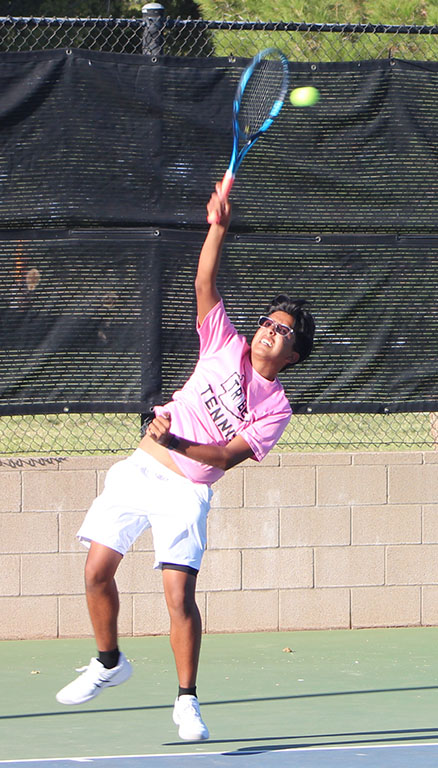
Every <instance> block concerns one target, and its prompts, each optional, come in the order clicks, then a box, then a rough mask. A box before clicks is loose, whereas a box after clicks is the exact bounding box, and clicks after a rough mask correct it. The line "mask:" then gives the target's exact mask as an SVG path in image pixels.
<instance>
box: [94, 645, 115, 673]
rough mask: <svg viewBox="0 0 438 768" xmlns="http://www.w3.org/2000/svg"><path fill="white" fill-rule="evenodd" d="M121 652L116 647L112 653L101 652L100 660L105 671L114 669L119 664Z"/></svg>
mask: <svg viewBox="0 0 438 768" xmlns="http://www.w3.org/2000/svg"><path fill="white" fill-rule="evenodd" d="M119 656H120V651H119V649H118V648H117V647H116V648H114V650H112V651H99V656H98V659H99V661H100V663H101V664H103V666H104V667H105V669H113V667H117V664H118V663H119Z"/></svg>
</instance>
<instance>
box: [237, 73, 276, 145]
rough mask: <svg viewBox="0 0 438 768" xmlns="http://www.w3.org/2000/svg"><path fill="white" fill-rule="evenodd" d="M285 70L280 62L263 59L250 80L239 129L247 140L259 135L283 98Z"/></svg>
mask: <svg viewBox="0 0 438 768" xmlns="http://www.w3.org/2000/svg"><path fill="white" fill-rule="evenodd" d="M283 89H284V68H283V65H282V62H281V61H280V60H273V59H262V60H261V61H260V63H259V65H258V67H257V68H256V69H255V70H254V72H253V74H252V75H251V77H250V78H249V80H248V82H247V84H246V87H245V90H244V92H243V95H242V101H241V104H240V110H239V128H240V131H241V133H242V134H243V135H244V137H245V138H249V137H250V136H251V135H252V134H254V133H257V131H259V130H260V128H261V126H262V125H263V123H264V122H265V120H267V119H268V118H269V117H270V115H271V112H272V109H273V107H274V104H275V103H276V102H277V100H278V99H280V98H282V94H283Z"/></svg>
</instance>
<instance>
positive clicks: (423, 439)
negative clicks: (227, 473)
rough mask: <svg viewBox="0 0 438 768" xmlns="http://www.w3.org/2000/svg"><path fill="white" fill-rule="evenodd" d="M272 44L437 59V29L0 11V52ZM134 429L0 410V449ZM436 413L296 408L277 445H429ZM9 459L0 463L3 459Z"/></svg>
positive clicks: (38, 448) (70, 442)
mask: <svg viewBox="0 0 438 768" xmlns="http://www.w3.org/2000/svg"><path fill="white" fill-rule="evenodd" d="M271 45H273V46H276V47H279V48H281V49H282V50H283V51H284V52H285V54H286V55H287V56H288V58H289V59H290V60H292V61H302V62H322V61H331V62H333V61H355V60H364V59H368V60H369V59H382V58H399V59H408V60H421V61H427V60H429V61H436V60H438V27H430V26H429V27H427V26H389V25H380V24H379V25H373V24H306V23H295V22H272V21H265V22H261V21H243V20H239V21H236V20H226V19H224V20H219V21H204V20H202V19H180V18H178V19H171V18H169V17H166V15H165V9H164V8H161V7H160V6H159V5H158V4H151V6H149V7H148V6H145V8H143V13H142V14H141V15H140V16H139V18H135V19H112V18H111V19H103V18H97V19H91V18H87V19H79V18H44V19H37V18H14V17H3V18H1V17H0V51H1V52H16V51H32V50H53V49H55V48H66V49H70V48H76V49H77V48H79V49H80V48H82V49H87V50H95V51H107V52H114V53H124V54H145V55H151V56H161V55H170V56H196V57H210V56H216V57H228V58H231V59H233V58H238V57H244V58H249V57H252V56H253V55H254V54H255V53H256V52H257V51H258V50H260V49H262V48H265V47H268V46H271ZM140 434H141V424H140V415H139V414H70V413H62V414H48V415H47V414H46V415H20V416H2V417H1V418H0V455H1V456H4V457H7V456H8V455H9V456H17V455H23V454H33V455H35V454H37V455H44V454H51V455H60V454H61V455H62V454H75V453H81V454H93V453H98V452H105V453H108V452H114V453H126V452H128V451H130V450H131V449H132V448H134V447H135V446H136V444H137V442H138V439H139V437H140ZM437 447H438V413H392V414H391V413H387V414H357V413H355V414H352V413H337V414H336V413H331V414H303V415H297V416H295V417H294V418H293V419H292V421H291V423H290V426H289V428H288V429H287V430H286V432H285V434H284V435H283V438H282V440H281V442H280V443H279V445H278V448H279V449H280V450H297V451H306V450H308V451H322V450H390V451H393V450H406V449H409V450H412V449H414V450H430V449H437ZM8 461H9V462H14V461H16V460H15V459H3V461H2V463H4V462H6V463H7V462H8Z"/></svg>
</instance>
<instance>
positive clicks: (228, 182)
mask: <svg viewBox="0 0 438 768" xmlns="http://www.w3.org/2000/svg"><path fill="white" fill-rule="evenodd" d="M233 183H234V174H233V173H230V171H227V172H226V173H225V176H224V178H223V179H222V183H221V191H220V197H221V198H222V199H226V198H227V197H228V195H229V194H230V192H231V187H232V186H233ZM207 221H208V223H209V224H219V221H220V219H219V216H218V214H217V213H216V212H214V213H210V214H209V215H208V216H207Z"/></svg>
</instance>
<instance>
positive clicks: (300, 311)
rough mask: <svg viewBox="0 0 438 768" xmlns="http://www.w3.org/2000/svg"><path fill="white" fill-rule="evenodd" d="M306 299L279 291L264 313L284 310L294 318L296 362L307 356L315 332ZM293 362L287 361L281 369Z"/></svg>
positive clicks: (300, 361) (268, 313)
mask: <svg viewBox="0 0 438 768" xmlns="http://www.w3.org/2000/svg"><path fill="white" fill-rule="evenodd" d="M306 304H307V301H306V300H305V299H291V298H290V297H289V296H287V295H286V294H285V293H280V294H279V295H278V296H276V297H275V299H273V301H271V303H270V305H269V307H268V309H267V311H266V314H267V315H271V314H272V313H273V312H286V313H287V314H288V315H291V316H292V317H293V318H294V321H295V322H294V350H295V352H298V354H299V356H300V357H299V359H298V360H297V363H302V362H303V360H305V359H306V358H307V357H309V355H310V353H311V351H312V348H313V336H314V333H315V321H314V319H313V317H312V315H311V313H310V312H309V310H308V309H306ZM291 365H293V363H287V365H285V366H284V367H283V368H282V370H283V371H284V370H285V369H286V368H290V366H291Z"/></svg>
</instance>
